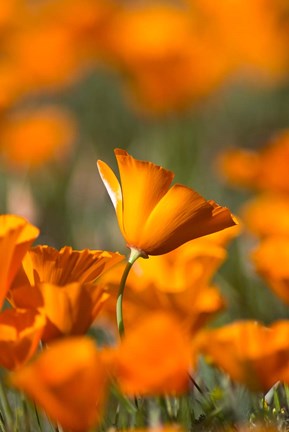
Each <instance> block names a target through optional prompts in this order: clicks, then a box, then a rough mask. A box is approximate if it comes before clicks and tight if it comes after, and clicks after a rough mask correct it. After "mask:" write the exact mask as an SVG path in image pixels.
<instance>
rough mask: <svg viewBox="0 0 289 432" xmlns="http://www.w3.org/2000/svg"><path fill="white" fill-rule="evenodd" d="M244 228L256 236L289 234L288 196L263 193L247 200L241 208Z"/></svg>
mask: <svg viewBox="0 0 289 432" xmlns="http://www.w3.org/2000/svg"><path fill="white" fill-rule="evenodd" d="M241 213H242V220H243V222H244V225H245V227H246V228H248V229H249V230H250V231H251V232H252V233H253V234H255V235H257V236H258V237H267V236H271V235H281V236H283V235H284V236H288V235H289V198H288V196H287V195H279V194H263V195H259V196H257V197H256V198H253V199H252V200H250V201H248V202H247V203H246V204H245V205H244V206H243V207H242V210H241Z"/></svg>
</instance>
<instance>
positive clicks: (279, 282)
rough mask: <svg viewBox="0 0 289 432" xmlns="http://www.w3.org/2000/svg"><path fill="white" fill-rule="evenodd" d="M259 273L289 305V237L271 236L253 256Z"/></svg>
mask: <svg viewBox="0 0 289 432" xmlns="http://www.w3.org/2000/svg"><path fill="white" fill-rule="evenodd" d="M252 259H253V262H254V264H255V267H256V270H257V272H258V273H259V274H260V275H261V276H262V277H263V278H264V279H265V281H266V282H268V285H269V287H270V288H272V290H273V291H274V292H275V293H276V294H277V295H278V296H279V297H280V298H281V299H282V300H283V301H284V302H285V303H286V304H288V305H289V237H278V236H270V237H268V238H266V239H265V240H263V241H262V242H261V244H260V245H259V246H258V247H257V249H255V251H254V252H253V255H252Z"/></svg>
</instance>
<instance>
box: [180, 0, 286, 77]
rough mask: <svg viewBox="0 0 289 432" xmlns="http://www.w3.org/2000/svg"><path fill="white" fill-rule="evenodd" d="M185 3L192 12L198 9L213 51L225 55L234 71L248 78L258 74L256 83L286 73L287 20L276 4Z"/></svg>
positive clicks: (236, 0) (201, 0)
mask: <svg viewBox="0 0 289 432" xmlns="http://www.w3.org/2000/svg"><path fill="white" fill-rule="evenodd" d="M187 2H188V3H189V4H191V5H192V9H193V10H195V9H196V8H197V9H199V12H200V14H201V16H202V20H203V22H204V23H205V24H204V25H206V26H207V27H208V28H209V30H210V31H211V33H210V36H211V38H212V40H214V42H215V46H216V50H217V51H218V52H219V51H220V52H221V53H222V55H225V56H227V58H228V61H230V62H231V64H232V66H234V67H235V70H240V69H241V71H242V72H244V71H245V72H246V71H249V73H250V75H251V76H252V72H253V73H255V75H257V74H258V75H257V76H258V77H259V81H260V78H262V77H263V78H267V79H268V78H269V79H270V78H271V79H272V78H273V79H276V78H280V77H282V76H283V75H284V74H285V73H286V69H287V62H288V53H287V52H286V51H287V48H286V37H287V36H286V31H283V28H282V27H283V25H284V24H283V22H287V19H286V15H285V14H284V16H282V14H281V7H280V5H278V6H276V4H275V3H276V2H274V5H273V4H272V2H271V0H263V1H255V0H253V1H242V0H234V2H230V1H229V2H227V1H222V2H221V3H219V2H218V3H216V2H214V1H213V0H187ZM284 27H285V26H284ZM281 28H282V30H281ZM284 30H285V29H284ZM250 75H249V77H250ZM253 77H254V75H253Z"/></svg>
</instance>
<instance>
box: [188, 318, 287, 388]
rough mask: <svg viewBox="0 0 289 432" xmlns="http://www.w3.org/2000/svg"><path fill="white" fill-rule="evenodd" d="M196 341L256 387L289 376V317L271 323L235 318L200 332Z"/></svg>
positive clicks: (236, 376) (238, 377) (209, 355)
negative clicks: (233, 321) (286, 319)
mask: <svg viewBox="0 0 289 432" xmlns="http://www.w3.org/2000/svg"><path fill="white" fill-rule="evenodd" d="M194 343H196V347H197V350H199V351H200V352H201V353H203V354H204V355H205V356H206V358H207V359H208V360H209V361H211V362H212V363H213V364H214V365H216V366H218V367H219V368H221V369H222V370H223V371H225V372H226V373H228V374H229V375H230V377H231V378H232V379H233V380H236V381H238V382H241V383H243V384H244V385H246V386H247V387H249V388H250V389H251V390H253V391H267V390H269V388H271V387H272V386H273V385H274V384H275V383H276V382H277V381H279V380H280V381H284V382H288V380H289V367H288V364H289V321H279V322H276V323H274V324H273V325H272V326H270V327H264V326H262V325H261V324H259V323H257V322H255V321H243V322H242V321H240V322H235V323H233V324H229V325H226V326H224V327H220V328H218V329H213V330H207V331H204V332H202V333H200V334H199V337H198V338H196V340H195V342H194ZM194 343H193V344H194Z"/></svg>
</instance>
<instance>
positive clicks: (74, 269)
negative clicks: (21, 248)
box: [9, 246, 123, 342]
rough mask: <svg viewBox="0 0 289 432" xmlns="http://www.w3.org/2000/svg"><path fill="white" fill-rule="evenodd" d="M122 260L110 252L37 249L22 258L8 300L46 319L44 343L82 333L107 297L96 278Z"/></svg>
mask: <svg viewBox="0 0 289 432" xmlns="http://www.w3.org/2000/svg"><path fill="white" fill-rule="evenodd" d="M122 259H123V256H122V255H120V254H118V253H112V252H105V251H89V250H87V249H85V250H83V251H75V250H72V248H70V247H64V248H62V249H61V250H60V251H58V250H56V249H54V248H51V247H48V246H37V247H36V248H32V249H31V250H30V251H29V252H28V253H27V254H26V256H25V257H24V259H23V262H22V269H21V271H20V272H19V273H18V275H17V277H16V279H15V281H14V284H13V286H12V288H11V290H10V292H9V300H10V302H11V303H12V304H13V306H15V307H21V308H24V309H33V310H38V311H39V312H41V313H43V314H44V315H45V316H46V317H47V325H46V327H45V331H44V334H43V337H42V339H43V340H44V341H46V342H47V341H50V340H51V339H54V338H56V337H59V336H62V335H68V334H82V333H85V332H86V330H87V329H88V328H89V326H90V325H91V324H92V322H93V321H94V319H95V317H96V315H97V314H98V312H99V310H100V309H101V307H102V305H103V302H104V301H105V300H106V299H107V297H108V294H107V293H105V292H104V286H103V285H102V284H101V283H100V282H99V281H98V278H99V277H100V276H101V275H103V273H104V272H105V271H107V270H108V269H110V268H111V267H112V266H113V265H115V264H116V263H118V262H120V261H121V260H122Z"/></svg>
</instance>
